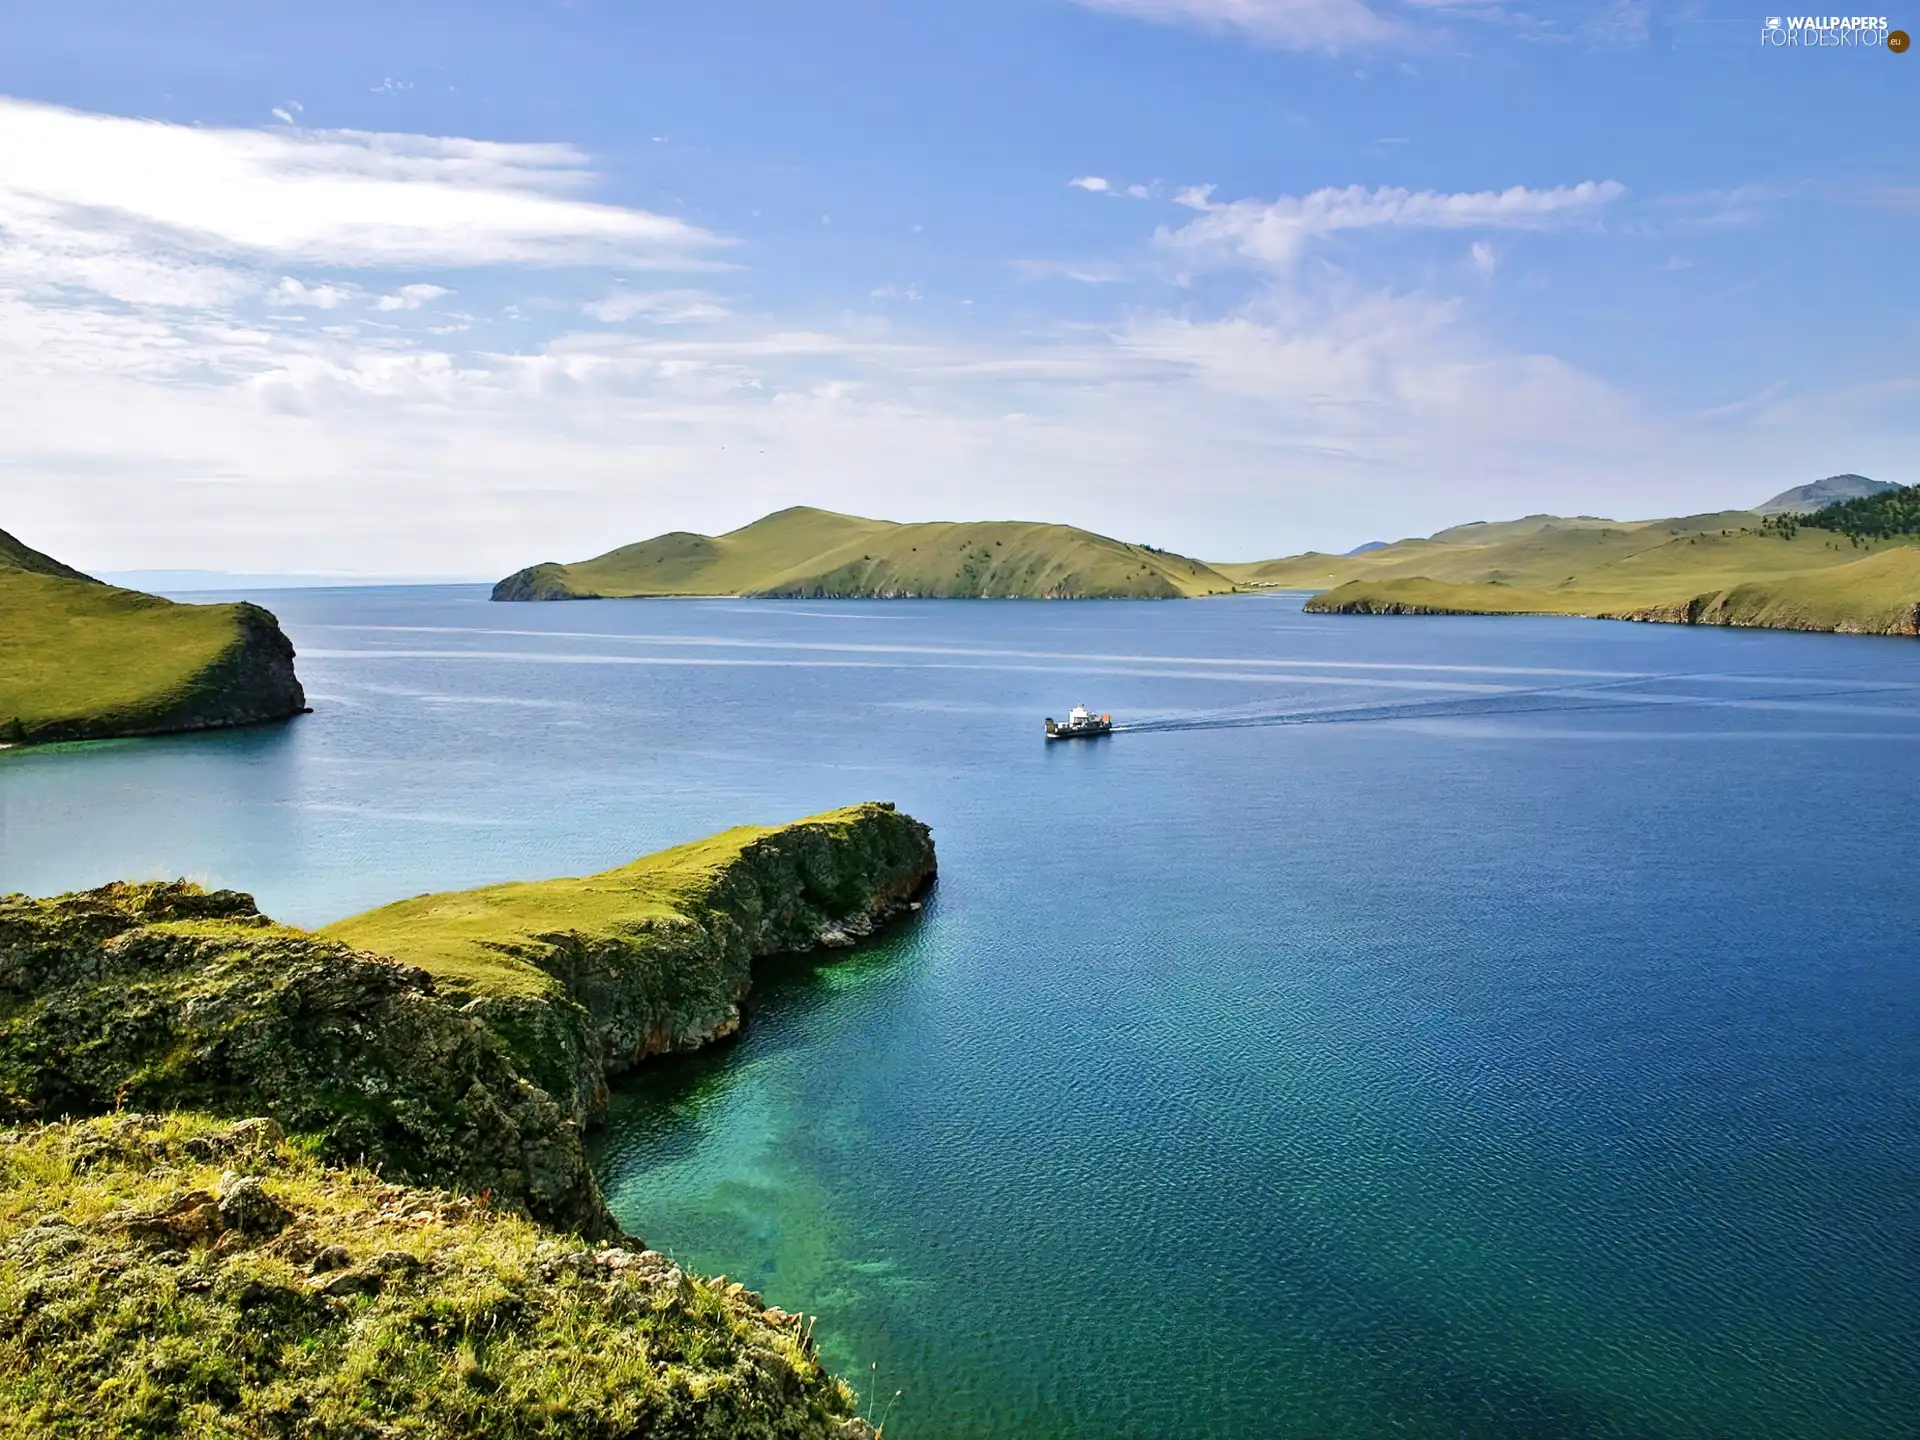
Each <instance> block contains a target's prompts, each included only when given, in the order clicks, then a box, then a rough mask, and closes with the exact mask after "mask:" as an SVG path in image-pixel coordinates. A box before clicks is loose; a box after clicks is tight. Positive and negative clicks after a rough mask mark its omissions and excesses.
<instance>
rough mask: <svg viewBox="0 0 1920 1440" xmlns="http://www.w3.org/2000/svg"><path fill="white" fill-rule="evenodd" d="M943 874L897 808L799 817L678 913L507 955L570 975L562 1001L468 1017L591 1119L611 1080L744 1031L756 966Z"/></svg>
mask: <svg viewBox="0 0 1920 1440" xmlns="http://www.w3.org/2000/svg"><path fill="white" fill-rule="evenodd" d="M934 873H935V859H934V849H933V835H932V832H931V831H930V830H929V829H928V828H927V827H926V826H925V825H923V824H922V823H921V822H920V821H918V820H916V819H914V818H913V817H912V816H910V815H903V814H901V813H900V812H899V811H898V810H896V809H895V808H894V807H893V806H892V805H890V804H886V803H882V802H873V803H869V804H865V805H859V806H853V807H849V809H847V810H843V811H839V812H835V815H834V816H833V817H832V818H821V819H818V820H803V821H799V822H797V823H795V824H792V825H786V826H782V827H781V828H780V829H778V830H776V831H774V832H772V833H771V834H768V835H764V836H762V837H761V838H759V839H757V840H754V841H752V842H750V843H749V844H747V845H745V846H744V847H742V849H741V851H740V854H739V856H738V858H737V859H735V860H733V861H732V862H730V863H729V864H727V865H726V866H724V867H723V868H721V869H720V870H719V871H718V872H716V874H715V875H714V876H713V877H712V880H711V881H710V883H709V884H708V885H707V886H706V887H705V888H704V889H702V890H701V891H700V892H698V893H696V894H692V895H688V896H686V897H683V898H682V899H681V900H680V902H679V904H680V907H681V912H682V913H680V914H678V915H675V916H672V917H661V918H650V919H647V920H644V921H641V922H639V923H637V924H632V925H621V926H608V927H606V928H604V929H600V930H574V931H567V932H564V933H553V934H546V935H540V936H537V937H534V938H533V940H532V942H531V943H529V942H528V941H526V940H520V941H517V942H515V943H512V944H503V945H502V946H501V948H502V949H503V950H505V951H508V952H510V953H512V954H515V955H518V956H519V957H520V958H522V959H525V960H528V961H530V962H531V963H533V964H535V965H537V966H538V967H539V968H540V969H542V970H544V971H545V972H546V973H548V974H549V975H552V976H553V977H555V978H556V979H557V980H559V981H560V983H561V985H562V986H563V987H564V989H565V992H566V999H565V1000H564V1001H562V1002H559V1003H556V1002H553V1001H549V1000H544V999H531V998H523V997H504V998H497V999H495V998H486V999H480V1000H476V1001H474V1002H473V1003H472V1004H471V1005H470V1006H469V1007H468V1008H469V1010H470V1012H471V1013H473V1014H475V1015H477V1016H479V1017H481V1018H483V1019H485V1020H486V1021H487V1023H489V1024H490V1025H492V1026H493V1027H494V1028H495V1029H496V1030H497V1031H499V1033H500V1034H501V1035H502V1036H503V1037H505V1038H507V1040H508V1042H509V1044H510V1045H511V1046H512V1048H513V1049H514V1052H515V1053H516V1055H518V1056H520V1057H521V1061H522V1066H523V1068H524V1069H526V1070H527V1071H528V1073H530V1074H535V1075H536V1076H538V1077H539V1078H541V1081H542V1083H544V1084H546V1085H547V1086H548V1088H549V1090H551V1091H552V1092H553V1093H554V1094H555V1095H558V1096H561V1097H562V1098H563V1099H565V1100H566V1101H567V1102H568V1103H570V1104H571V1105H572V1107H573V1110H574V1113H575V1114H576V1115H578V1116H579V1117H580V1118H582V1119H591V1118H592V1117H593V1116H594V1115H595V1114H597V1113H598V1111H599V1108H600V1106H601V1104H602V1103H603V1102H604V1100H605V1096H606V1084H607V1080H608V1079H609V1078H611V1077H615V1076H618V1075H619V1074H621V1073H622V1072H624V1071H626V1070H629V1069H631V1068H632V1067H633V1066H635V1065H637V1064H639V1063H640V1062H641V1061H643V1060H646V1059H649V1058H651V1057H653V1056H656V1055H664V1054H671V1053H675V1052H679V1051H686V1050H696V1049H699V1048H700V1047H701V1046H704V1045H708V1044H711V1043H713V1042H714V1041H716V1040H721V1039H725V1038H726V1037H728V1036H730V1035H732V1034H734V1033H735V1032H736V1031H738V1030H739V1029H740V1026H741V1023H742V1020H741V1010H740V1005H741V1002H742V1001H743V1000H744V999H745V998H746V995H747V992H748V990H749V989H750V988H751V984H752V976H753V964H754V962H755V961H756V960H761V959H765V958H767V957H770V956H774V955H794V954H804V953H806V952H809V951H813V950H818V949H846V948H848V947H851V946H853V945H855V944H857V943H858V942H860V941H861V940H865V939H867V938H869V937H871V936H872V935H874V934H875V933H876V932H877V931H878V930H879V929H880V928H881V927H882V926H884V925H885V924H886V923H887V922H888V921H889V920H892V919H893V918H895V917H896V916H898V915H901V914H904V913H905V912H906V911H908V910H909V909H911V908H915V906H914V897H915V896H916V895H918V894H920V893H921V892H922V891H924V890H925V889H926V887H927V886H928V885H929V884H930V883H931V882H932V880H933V877H934ZM563 1056H564V1057H565V1058H564V1060H563V1059H562V1057H563ZM569 1077H570V1083H569Z"/></svg>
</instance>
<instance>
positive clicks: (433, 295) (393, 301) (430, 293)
mask: <svg viewBox="0 0 1920 1440" xmlns="http://www.w3.org/2000/svg"><path fill="white" fill-rule="evenodd" d="M452 293H453V291H451V290H449V289H447V287H446V286H444V285H425V284H421V285H402V286H401V287H400V288H399V289H398V290H396V291H394V292H393V293H392V294H391V295H382V296H381V297H380V298H379V300H378V301H376V302H375V303H374V307H373V308H374V309H376V310H389V311H391V310H418V309H419V308H420V307H421V306H422V305H424V304H426V303H427V301H429V300H438V299H439V298H440V297H441V296H442V295H451V294H452Z"/></svg>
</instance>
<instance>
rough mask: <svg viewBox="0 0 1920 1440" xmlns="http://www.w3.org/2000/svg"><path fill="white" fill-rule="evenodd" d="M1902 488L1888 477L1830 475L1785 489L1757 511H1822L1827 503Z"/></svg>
mask: <svg viewBox="0 0 1920 1440" xmlns="http://www.w3.org/2000/svg"><path fill="white" fill-rule="evenodd" d="M1899 488H1900V487H1899V486H1898V485H1895V484H1893V483H1891V482H1890V481H1886V480H1869V479H1868V478H1867V477H1866V476H1864V475H1829V476H1828V477H1827V478H1826V479H1824V480H1816V481H1814V482H1813V483H1812V484H1811V485H1796V486H1794V487H1793V489H1791V490H1782V491H1781V492H1780V493H1779V494H1778V495H1776V496H1774V497H1773V498H1772V499H1771V500H1769V501H1767V503H1766V504H1764V505H1756V506H1755V507H1754V510H1755V513H1757V514H1760V515H1785V514H1788V513H1791V512H1795V511H1801V510H1818V509H1819V508H1820V507H1821V506H1823V505H1835V504H1838V503H1839V502H1840V501H1842V500H1859V499H1862V498H1864V497H1866V496H1868V495H1878V494H1879V493H1880V492H1881V491H1883V490H1898V489H1899Z"/></svg>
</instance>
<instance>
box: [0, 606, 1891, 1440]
mask: <svg viewBox="0 0 1920 1440" xmlns="http://www.w3.org/2000/svg"><path fill="white" fill-rule="evenodd" d="M260 598H264V599H266V600H267V601H268V603H270V604H271V605H272V606H273V608H275V610H276V611H277V612H278V613H279V614H280V615H281V616H282V617H283V619H284V620H285V621H286V623H287V628H288V629H289V631H290V633H291V634H292V635H293V637H294V640H295V642H296V644H297V645H298V646H299V649H300V652H301V658H300V668H301V673H302V676H303V677H304V678H305V680H306V683H307V687H308V690H309V692H310V694H311V695H312V697H313V703H314V706H315V714H313V715H312V716H309V717H307V718H305V719H303V720H301V721H298V722H296V723H294V724H292V725H290V726H287V727H284V728H279V729H267V730H256V731H249V732H244V733H235V734H228V735H216V736H193V737H182V738H179V739H170V740H160V741H146V742H127V743H114V744H108V745H97V746H89V747H66V748H62V749H55V750H44V751H28V752H14V753H9V754H6V755H0V888H5V889H24V890H28V891H32V892H50V891H54V890H58V889H64V888H69V887H72V886H77V885H84V884H91V883H96V882H98V881H102V880H105V879H108V878H112V877H115V876H123V875H174V874H188V875H191V876H194V877H196V878H199V879H202V880H204V881H206V882H208V883H213V884H229V885H234V886H237V887H240V888H244V889H249V890H252V891H254V892H256V893H257V894H258V895H259V896H260V898H261V901H262V903H263V905H264V906H265V907H266V908H267V909H268V910H270V911H271V912H272V913H274V914H276V915H279V916H281V917H282V918H285V919H288V920H292V921H295V922H299V923H317V922H320V921H324V920H328V919H331V918H334V917H336V916H339V915H342V914H346V913H349V912H351V911H353V910H356V909H359V908H362V907H364V906H367V905H371V904H374V903H377V902H379V901H383V900H388V899H391V898H394V897H395V896H399V895H406V894H412V893H415V892H418V891H422V890H428V889H434V888H441V887H447V886H455V885H472V884H478V883H482V882H486V881H491V880H498V879H503V878H510V877H524V876H537V875H549V874H562V873H579V872H581V871H584V870H589V869H595V868H600V867H604V866H607V865H612V864H615V863H618V862H620V861H622V860H625V859H627V858H630V857H631V856H633V855H635V854H639V853H641V852H643V851H647V850H650V849H653V848H656V847H658V846H661V845H665V844H668V843H672V842H674V841H678V840H683V839H689V838H692V837H695V836H698V835H701V834H704V833H707V832H709V831H712V830H715V829H719V828H721V827H723V826H726V825H730V824H733V823H736V822H739V821H741V820H746V819H753V820H777V819H782V818H786V817H790V816H794V815H798V814H803V813H807V812H809V811H813V810H818V809H821V808H824V807H827V806H831V805H837V804H841V803H844V802H847V801H850V800H857V799H865V798H887V799H893V800H896V801H897V802H899V803H900V804H901V806H902V807H903V808H905V809H908V810H910V811H911V812H913V813H914V814H916V815H919V816H920V817H922V818H923V819H925V820H927V821H928V822H930V823H931V824H932V825H933V826H934V828H935V831H936V835H937V839H938V843H939V847H940V858H941V867H942V870H941V881H940V885H939V888H938V890H937V891H936V893H935V897H934V899H933V901H932V903H931V904H930V905H929V907H928V909H927V910H926V911H925V912H924V914H923V915H922V916H921V917H920V918H919V920H918V921H917V922H916V923H914V924H913V925H911V926H910V927H909V928H907V929H904V930H902V931H900V932H898V933H897V934H896V935H894V936H893V937H891V938H890V939H888V940H887V941H885V942H884V943H882V944H880V945H877V946H874V947H872V948H870V949H868V950H866V951H864V952H861V953H859V954H857V955H856V956H854V957H852V958H851V959H849V960H846V961H845V962H843V963H841V964H838V965H835V966H831V967H827V968H821V969H814V968H809V967H805V966H787V967H782V968H781V969H780V970H779V972H778V973H777V974H774V975H772V976H770V977H769V979H768V981H767V983H766V984H765V985H764V986H763V987H762V988H761V990H760V991H759V992H758V993H757V995H756V998H755V1001H754V1004H753V1006H752V1013H751V1017H750V1022H749V1025H748V1028H747V1030H746V1033H745V1035H744V1037H743V1038H742V1039H741V1041H740V1042H738V1043H737V1044H734V1045H731V1046H729V1047H727V1048H725V1049H722V1050H718V1051H714V1052H712V1053H709V1054H706V1055H703V1056H700V1057H697V1058H694V1059H691V1060H688V1061H685V1062H676V1063H671V1064H664V1065H661V1066H658V1067H657V1068H655V1069H653V1070H651V1071H650V1072H647V1073H646V1074H645V1075H644V1076H643V1077H642V1078H641V1079H640V1080H639V1081H638V1082H637V1083H635V1084H633V1085H631V1086H630V1087H628V1088H627V1089H626V1090H624V1091H623V1093H622V1094H621V1095H620V1096H619V1097H618V1099H617V1101H616V1104H615V1107H614V1110H613V1113H612V1115H611V1117H610V1121H609V1123H608V1125H607V1126H606V1127H605V1128H604V1129H603V1130H602V1131H601V1132H600V1133H599V1136H598V1141H597V1143H598V1156H599V1163H600V1166H601V1171H602V1174H603V1176H604V1178H605V1181H606V1184H607V1188H608V1190H609V1192H610V1194H611V1196H612V1198H613V1201H614V1204H615V1207H616V1209H617V1210H618V1211H619V1212H620V1214H621V1215H622V1217H623V1218H624V1219H625V1221H626V1222H627V1223H628V1224H629V1225H630V1226H632V1227H633V1228H635V1229H636V1230H638V1231H640V1232H641V1233H643V1234H645V1235H646V1236H647V1237H648V1239H649V1240H650V1241H651V1242H652V1243H654V1244H655V1245H658V1246H660V1247H662V1248H665V1249H668V1250H670V1251H672V1252H673V1253H675V1254H676V1255H679V1256H681V1257H683V1258H685V1259H686V1260H688V1261H689V1262H691V1263H693V1264H696V1265H699V1266H702V1267H704V1268H707V1269H709V1270H724V1271H726V1272H727V1273H729V1274H730V1275H733V1276H734V1277H736V1278H739V1279H743V1280H745V1281H747V1282H748V1283H749V1284H750V1285H752V1286H753V1287H755V1288H757V1289H761V1290H763V1291H764V1292H765V1293H766V1295H767V1296H768V1298H769V1300H770V1301H772V1302H774V1303H778V1304H781V1305H784V1306H786V1307H788V1308H791V1309H800V1310H805V1311H807V1312H809V1313H818V1314H819V1315H820V1317H821V1319H820V1324H819V1332H818V1333H819V1335H820V1338H821V1340H822V1342H823V1345H824V1348H825V1350H826V1352H827V1354H828V1356H829V1358H830V1359H831V1361H832V1362H833V1363H834V1364H835V1365H836V1366H837V1367H838V1368H839V1369H841V1370H842V1371H843V1372H844V1373H846V1374H848V1375H849V1376H851V1377H853V1378H855V1379H856V1380H857V1381H858V1382H859V1383H860V1384H861V1386H862V1388H863V1389H864V1390H867V1391H870V1392H871V1393H872V1394H873V1396H874V1397H875V1404H874V1411H875V1414H876V1416H877V1415H878V1413H879V1412H880V1411H881V1410H883V1409H884V1408H885V1407H886V1405H887V1403H888V1399H889V1397H891V1396H893V1394H894V1392H896V1391H899V1392H901V1394H900V1397H899V1399H898V1401H897V1402H896V1403H894V1405H893V1409H892V1412H891V1417H890V1423H889V1426H888V1434H889V1436H892V1437H898V1440H916V1437H936V1436H938V1437H973V1436H990V1435H991V1436H1028V1437H1084V1440H1095V1437H1100V1440H1105V1437H1115V1436H1139V1437H1161V1436H1169V1435H1175V1434H1178V1435H1183V1436H1219V1437H1228V1436H1235V1437H1239V1436H1300V1437H1310V1436H1311V1437H1329V1436H1375V1435H1382V1434H1396V1435H1408V1436H1488V1437H1522V1436H1539V1437H1548V1436H1569V1437H1653V1436H1699V1437H1709V1436H1715V1437H1718V1436H1725V1437H1743V1436H1763V1435H1764V1436H1776V1437H1802V1436H1804V1437H1814V1436H1837V1435H1846V1436H1860V1437H1876V1436H1885V1437H1895V1436H1912V1435H1914V1434H1916V1433H1920V1386H1916V1385H1915V1384H1914V1382H1913V1378H1912V1337H1913V1335H1914V1334H1915V1333H1916V1329H1917V1328H1920V1327H1917V1324H1916V1322H1920V1248H1917V1247H1916V1245H1915V1239H1914V1237H1915V1236H1916V1235H1920V1188H1917V1187H1916V1179H1920V1039H1917V1038H1916V1004H1915V1001H1916V988H1920V987H1917V986H1916V979H1915V971H1916V967H1915V955H1916V942H1915V940H1914V936H1915V935H1916V933H1920V886H1916V885H1915V884H1914V882H1913V879H1912V874H1911V868H1912V856H1913V855H1914V854H1915V853H1916V850H1920V763H1917V762H1920V743H1916V742H1917V741H1920V646H1915V645H1914V644H1912V643H1911V642H1900V641H1888V640H1877V639H1856V638H1847V637H1835V636H1804V635H1781V634H1767V633H1757V632H1729V631H1714V630H1686V629H1673V628H1666V627H1653V626H1631V625H1618V624H1607V623H1604V622H1589V621H1580V620H1551V619H1537V620H1536V619H1476V618H1446V617H1434V618H1417V619H1381V618H1375V617H1335V616H1329V617H1317V616H1309V615H1305V614H1303V613H1301V611H1300V609H1299V605H1298V601H1297V600H1287V599H1283V598H1271V597H1248V598H1242V599H1229V600H1218V601H1196V602H1190V603H1178V604H1119V603H1107V604H1053V605H1046V604H1020V603H987V604H983V603H966V602H956V603H942V602H919V603H901V604H884V603H866V604H824V603H818V602H811V603H796V604H773V603H744V602H729V601H715V602H611V603H581V604H569V605H548V606H542V605H522V606H512V607H508V606H495V605H489V604H487V603H486V602H485V600H484V591H482V590H479V589H475V588H471V587H449V588H441V589H417V590H363V591H346V590H343V591H326V592H306V593H286V592H282V593H278V594H275V595H273V596H271V597H260ZM1077 701H1084V702H1085V703H1087V704H1089V705H1091V706H1093V707H1094V708H1096V709H1100V710H1110V711H1112V712H1114V714H1115V716H1116V718H1117V719H1119V720H1120V721H1121V722H1122V724H1123V725H1124V726H1125V727H1126V729H1125V730H1124V731H1123V732H1122V733H1120V734H1116V735H1114V736H1113V737H1111V738H1110V739H1108V740H1105V741H1101V742H1096V743H1086V744H1070V745H1054V746H1047V745H1045V744H1044V743H1043V742H1042V741H1041V739H1040V721H1041V718H1042V717H1043V716H1044V715H1048V714H1052V715H1056V716H1058V715H1061V714H1063V713H1064V711H1065V710H1066V709H1067V708H1068V707H1069V706H1071V705H1072V704H1074V703H1075V702H1077Z"/></svg>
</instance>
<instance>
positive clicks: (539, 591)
mask: <svg viewBox="0 0 1920 1440" xmlns="http://www.w3.org/2000/svg"><path fill="white" fill-rule="evenodd" d="M492 598H493V599H495V600H596V599H598V598H599V597H598V596H597V595H592V594H589V593H588V592H586V591H583V590H576V589H574V588H573V586H572V585H571V584H570V583H569V582H568V579H567V567H566V566H564V565H562V564H560V563H559V562H558V561H554V560H548V561H546V562H545V563H543V564H540V565H529V566H528V567H527V568H526V569H524V570H516V571H514V572H513V574H511V575H509V576H507V578H506V579H504V580H502V581H501V582H500V583H499V584H497V585H495V586H494V587H493V595H492Z"/></svg>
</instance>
